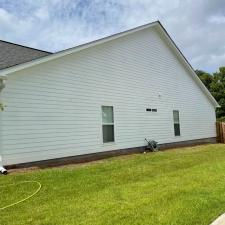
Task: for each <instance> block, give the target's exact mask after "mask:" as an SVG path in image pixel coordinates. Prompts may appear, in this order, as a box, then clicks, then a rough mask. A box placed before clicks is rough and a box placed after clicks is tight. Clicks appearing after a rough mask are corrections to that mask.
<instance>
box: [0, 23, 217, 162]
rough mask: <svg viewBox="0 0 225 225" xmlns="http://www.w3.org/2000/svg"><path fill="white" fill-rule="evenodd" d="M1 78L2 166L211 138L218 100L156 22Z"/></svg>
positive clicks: (33, 63) (0, 72) (21, 67)
mask: <svg viewBox="0 0 225 225" xmlns="http://www.w3.org/2000/svg"><path fill="white" fill-rule="evenodd" d="M0 76H1V77H2V78H5V77H7V81H6V85H5V88H4V90H2V92H1V101H2V102H3V103H4V104H5V105H6V107H5V110H4V111H3V112H1V113H0V155H1V158H2V161H3V164H4V165H13V164H21V163H27V162H36V161H42V160H49V159H57V158H63V157H70V156H79V155H86V154H91V153H100V152H109V153H110V152H111V151H112V150H126V149H137V148H139V147H142V146H145V145H146V142H145V138H148V139H154V140H156V141H158V142H159V143H160V144H169V143H170V144H172V145H173V144H177V143H178V144H179V143H181V144H189V143H200V142H212V141H215V137H216V129H215V121H216V117H215V108H216V107H218V103H217V102H216V101H215V99H214V98H213V97H212V95H211V94H210V93H209V91H208V90H207V89H206V87H205V86H204V85H203V84H202V82H201V81H200V80H199V78H198V77H197V75H196V74H195V72H194V70H193V68H192V67H191V65H190V64H189V63H188V62H187V60H186V59H185V57H184V56H183V55H182V53H181V52H180V51H179V49H178V48H177V47H176V45H175V43H174V42H173V41H172V40H171V38H170V37H169V35H168V34H167V32H166V31H165V29H164V28H163V27H162V25H161V24H160V22H158V21H157V22H153V23H150V24H147V25H144V26H140V27H137V28H135V29H132V30H128V31H125V32H122V33H118V34H115V35H113V36H109V37H106V38H103V39H100V40H97V41H94V42H91V43H87V44H84V45H81V46H78V47H74V48H70V49H67V50H64V51H61V52H57V53H54V54H47V53H46V54H45V55H44V56H42V57H39V58H36V59H33V60H31V61H28V62H23V63H20V64H17V65H14V66H10V67H7V68H3V69H2V70H0Z"/></svg>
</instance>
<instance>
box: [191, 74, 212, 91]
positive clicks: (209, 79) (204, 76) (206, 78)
mask: <svg viewBox="0 0 225 225" xmlns="http://www.w3.org/2000/svg"><path fill="white" fill-rule="evenodd" d="M195 72H196V74H197V75H198V77H199V78H200V79H201V81H202V82H203V84H204V85H205V86H206V87H207V89H208V90H209V91H210V84H211V83H212V80H213V76H212V75H211V74H209V73H206V72H205V71H202V70H196V71H195Z"/></svg>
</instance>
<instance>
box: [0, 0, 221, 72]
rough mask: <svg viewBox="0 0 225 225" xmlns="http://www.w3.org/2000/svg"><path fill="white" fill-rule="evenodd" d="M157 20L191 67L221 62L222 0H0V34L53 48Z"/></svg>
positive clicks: (214, 66)
mask: <svg viewBox="0 0 225 225" xmlns="http://www.w3.org/2000/svg"><path fill="white" fill-rule="evenodd" d="M154 20H160V21H161V22H162V23H163V25H164V26H165V28H166V29H167V31H168V32H169V34H170V35H171V36H172V38H173V39H174V40H175V42H176V43H177V45H178V46H179V47H180V49H181V51H182V52H183V53H184V55H185V56H186V57H187V58H188V60H189V61H190V63H191V64H192V65H193V67H194V68H196V69H197V68H198V69H205V70H209V71H213V70H216V69H217V68H218V67H219V66H222V65H224V61H225V55H224V52H225V51H224V50H225V49H224V46H225V39H224V36H225V29H224V25H225V1H223V0H217V1H211V0H196V1H195V2H194V3H193V1H192V0H167V1H165V0H125V1H120V0H92V1H90V0H76V1H74V0H64V1H61V0H48V1H46V0H35V1H30V0H20V1H10V0H1V2H0V38H1V39H3V40H8V41H12V42H17V43H21V44H25V45H29V46H32V47H37V48H41V49H44V50H49V51H58V50H62V49H65V48H69V47H72V46H75V45H78V44H81V43H85V42H87V41H91V40H94V39H97V38H100V37H103V36H106V35H110V34H113V33H116V32H120V31H123V30H126V29H129V28H133V27H135V26H138V25H142V24H145V23H148V22H152V21H154Z"/></svg>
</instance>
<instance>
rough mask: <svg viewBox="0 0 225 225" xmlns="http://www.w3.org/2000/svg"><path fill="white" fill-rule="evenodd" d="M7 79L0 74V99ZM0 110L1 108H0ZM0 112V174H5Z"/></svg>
mask: <svg viewBox="0 0 225 225" xmlns="http://www.w3.org/2000/svg"><path fill="white" fill-rule="evenodd" d="M6 79H7V77H6V76H4V75H0V99H1V91H2V90H3V88H4V87H5V80H6ZM0 111H1V109H0ZM1 127H2V126H1V112H0V173H1V174H7V170H6V169H5V168H4V166H3V162H2V161H3V154H2V153H3V150H2V148H1Z"/></svg>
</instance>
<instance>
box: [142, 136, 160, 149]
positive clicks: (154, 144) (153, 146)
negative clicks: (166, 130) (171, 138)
mask: <svg viewBox="0 0 225 225" xmlns="http://www.w3.org/2000/svg"><path fill="white" fill-rule="evenodd" d="M145 141H147V143H148V145H147V146H146V147H145V150H147V151H151V152H157V151H158V150H159V145H158V142H156V141H154V140H147V139H146V138H145Z"/></svg>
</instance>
